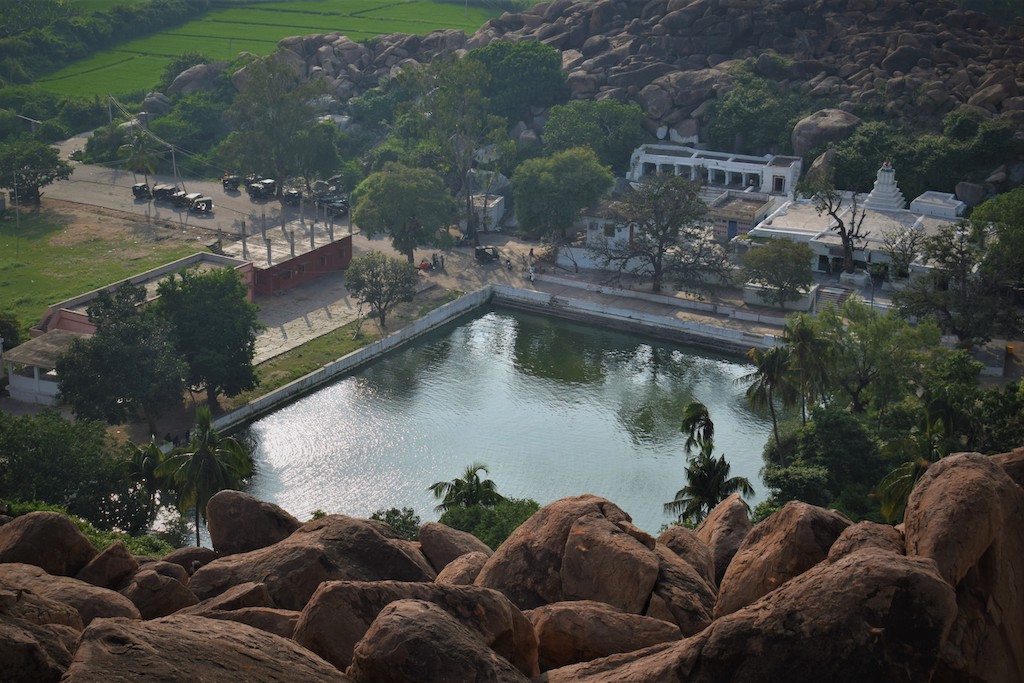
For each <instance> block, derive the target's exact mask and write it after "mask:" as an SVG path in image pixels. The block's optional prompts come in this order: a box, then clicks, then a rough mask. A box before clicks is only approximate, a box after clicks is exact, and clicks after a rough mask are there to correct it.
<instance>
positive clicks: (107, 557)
mask: <svg viewBox="0 0 1024 683" xmlns="http://www.w3.org/2000/svg"><path fill="white" fill-rule="evenodd" d="M138 570H139V563H138V561H137V560H136V559H135V557H134V556H133V555H132V554H131V553H130V552H128V548H126V547H125V545H124V543H122V542H121V541H117V542H116V543H112V544H111V545H109V546H108V547H107V548H106V549H105V550H103V551H102V552H101V553H99V554H98V555H96V556H95V557H93V558H92V559H91V560H90V561H89V564H87V565H85V566H84V567H83V568H82V570H81V571H80V572H78V574H77V575H76V576H75V578H76V579H78V580H79V581H85V582H86V583H91V584H92V585H94V586H99V587H100V588H109V589H111V590H117V589H119V588H120V587H121V586H123V585H124V584H125V582H126V581H128V579H129V578H130V577H131V576H132V574H134V573H135V572H137V571H138Z"/></svg>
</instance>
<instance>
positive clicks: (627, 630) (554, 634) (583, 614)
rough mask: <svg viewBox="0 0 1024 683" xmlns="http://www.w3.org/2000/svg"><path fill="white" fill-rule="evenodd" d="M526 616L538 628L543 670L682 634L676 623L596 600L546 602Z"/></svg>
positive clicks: (634, 648) (648, 644)
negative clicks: (643, 615) (551, 603)
mask: <svg viewBox="0 0 1024 683" xmlns="http://www.w3.org/2000/svg"><path fill="white" fill-rule="evenodd" d="M526 617H527V618H528V619H529V620H530V621H531V622H532V623H533V628H534V630H535V631H536V632H537V642H538V643H539V644H540V650H539V657H538V659H539V663H540V668H541V670H542V671H547V670H548V669H557V668H559V667H563V666H567V665H569V664H576V663H578V662H588V661H590V660H592V659H597V658H599V657H606V656H608V655H611V654H615V653H617V652H632V651H634V650H640V649H642V648H645V647H648V646H650V645H657V644H658V643H666V642H672V641H676V640H679V639H680V638H682V634H681V633H680V632H679V629H678V628H676V627H675V626H674V625H673V624H669V623H666V622H664V621H662V620H660V619H652V618H650V617H642V616H639V615H636V614H626V613H624V612H622V611H621V610H618V609H616V608H614V607H612V606H611V605H608V604H605V603H603V602H596V601H593V600H574V601H572V602H558V603H555V604H553V605H544V606H543V607H538V608H537V609H535V610H530V611H529V612H527V613H526Z"/></svg>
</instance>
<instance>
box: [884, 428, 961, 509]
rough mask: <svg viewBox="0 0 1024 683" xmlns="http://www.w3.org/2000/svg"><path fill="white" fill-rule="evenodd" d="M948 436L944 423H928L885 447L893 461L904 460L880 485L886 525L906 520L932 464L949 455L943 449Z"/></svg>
mask: <svg viewBox="0 0 1024 683" xmlns="http://www.w3.org/2000/svg"><path fill="white" fill-rule="evenodd" d="M945 436H946V435H945V429H944V427H943V426H942V421H941V420H934V421H931V420H928V419H926V420H925V424H924V428H923V429H920V428H919V429H914V430H913V431H911V432H909V433H907V434H905V435H903V436H902V437H901V438H900V439H897V440H895V441H893V442H890V443H888V444H886V450H887V451H889V452H890V453H891V454H893V456H894V457H898V458H904V460H903V462H902V463H900V464H899V465H897V466H896V467H894V468H893V469H892V470H890V471H889V473H888V474H886V475H885V476H884V477H882V480H881V481H880V482H879V483H878V487H877V496H878V503H879V508H880V510H881V513H882V517H883V518H884V519H885V521H886V522H889V523H893V522H896V521H898V520H899V519H901V518H902V517H903V512H904V511H905V510H906V507H907V500H909V498H910V492H911V491H912V490H913V489H914V485H915V484H917V481H918V479H920V478H921V475H922V474H924V473H925V471H927V469H928V467H929V466H930V465H931V464H932V463H935V462H938V461H939V460H940V459H941V458H943V457H945V456H947V455H949V450H948V449H947V448H944V446H943V443H944V442H945V441H946V438H945Z"/></svg>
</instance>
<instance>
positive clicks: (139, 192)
mask: <svg viewBox="0 0 1024 683" xmlns="http://www.w3.org/2000/svg"><path fill="white" fill-rule="evenodd" d="M132 194H133V195H135V198H136V199H149V198H150V197H151V196H152V195H150V193H149V185H147V184H146V183H135V184H134V185H132Z"/></svg>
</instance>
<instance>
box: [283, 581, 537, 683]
mask: <svg viewBox="0 0 1024 683" xmlns="http://www.w3.org/2000/svg"><path fill="white" fill-rule="evenodd" d="M405 599H412V600H422V601H425V602H430V603H433V604H436V605H438V606H439V607H441V608H442V609H444V610H445V611H446V612H447V613H448V614H450V615H451V616H452V618H454V619H455V620H456V621H458V622H459V623H460V624H462V625H463V626H465V627H466V628H469V629H470V630H471V631H473V632H474V633H476V634H477V636H476V638H477V640H479V641H480V642H481V643H483V644H484V645H486V646H488V647H490V648H492V649H493V650H494V651H495V652H496V653H497V654H499V655H501V656H502V657H504V658H505V659H506V660H508V661H509V662H511V663H512V665H513V666H515V667H517V668H518V669H519V670H520V671H522V672H523V673H524V674H525V675H527V676H533V675H535V674H537V673H538V671H537V637H536V636H535V635H534V632H533V627H532V626H531V625H530V622H529V621H527V620H526V618H525V617H524V616H523V614H522V613H521V612H520V611H519V610H518V609H517V608H516V606H515V605H513V604H512V603H511V602H509V600H508V598H506V597H505V596H504V595H502V594H501V593H499V592H497V591H494V590H490V589H488V588H480V587H478V586H442V585H438V584H434V583H406V582H401V581H377V582H372V583H371V582H363V581H331V582H327V583H324V584H322V585H321V586H320V588H319V589H317V592H316V593H314V595H313V597H312V598H311V599H310V601H309V604H307V605H306V608H305V609H304V610H302V616H301V617H300V619H299V623H298V624H297V625H296V628H295V635H294V639H295V642H297V643H299V644H300V645H302V646H304V647H306V648H308V649H309V650H312V651H313V652H315V653H317V654H318V655H320V656H321V657H323V658H324V659H326V660H327V661H328V662H330V663H332V664H334V665H335V666H336V667H338V669H339V670H342V671H344V670H345V669H346V668H347V667H348V666H349V664H351V663H352V656H353V655H352V653H353V650H354V649H355V647H356V644H357V643H358V642H359V641H360V639H362V638H363V636H364V635H365V634H366V632H367V630H368V629H369V628H370V625H371V624H372V623H373V622H374V620H375V619H376V618H377V616H378V615H379V614H380V613H381V611H382V610H383V609H384V608H385V607H386V606H387V605H389V604H391V603H393V602H396V601H398V600H405Z"/></svg>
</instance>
